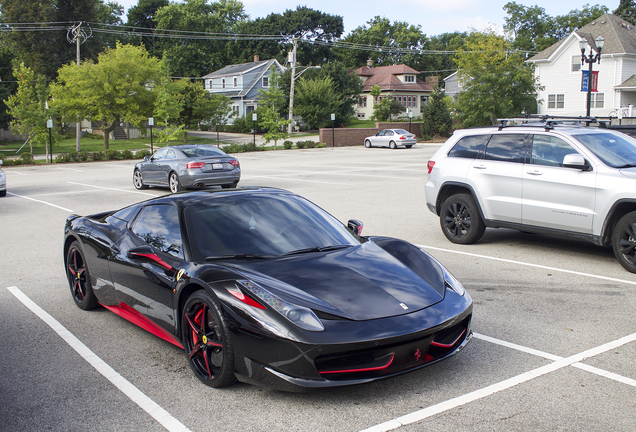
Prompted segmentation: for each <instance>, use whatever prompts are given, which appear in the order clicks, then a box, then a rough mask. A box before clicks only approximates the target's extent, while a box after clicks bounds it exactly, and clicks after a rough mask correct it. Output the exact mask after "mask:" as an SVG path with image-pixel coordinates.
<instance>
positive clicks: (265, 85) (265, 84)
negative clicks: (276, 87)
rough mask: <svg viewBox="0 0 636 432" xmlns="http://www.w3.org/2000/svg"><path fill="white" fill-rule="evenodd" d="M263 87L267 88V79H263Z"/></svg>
mask: <svg viewBox="0 0 636 432" xmlns="http://www.w3.org/2000/svg"><path fill="white" fill-rule="evenodd" d="M263 87H269V77H266V76H264V77H263Z"/></svg>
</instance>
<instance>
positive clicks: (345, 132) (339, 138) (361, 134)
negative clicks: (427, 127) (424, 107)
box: [319, 122, 422, 147]
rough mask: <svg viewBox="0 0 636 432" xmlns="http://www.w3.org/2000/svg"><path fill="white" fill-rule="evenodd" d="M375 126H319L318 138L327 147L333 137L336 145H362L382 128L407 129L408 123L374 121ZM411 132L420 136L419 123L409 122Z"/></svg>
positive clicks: (330, 144) (329, 145) (331, 145)
mask: <svg viewBox="0 0 636 432" xmlns="http://www.w3.org/2000/svg"><path fill="white" fill-rule="evenodd" d="M375 125H376V127H375V128H335V129H333V131H332V129H331V128H321V129H320V131H319V139H320V142H321V143H325V145H326V146H327V147H334V145H333V139H332V138H335V141H336V145H335V146H336V147H348V146H356V145H364V139H365V138H366V137H368V136H371V135H375V134H377V133H378V132H379V131H381V130H382V129H404V130H409V124H408V122H406V123H376V124H375ZM411 132H412V133H414V134H415V135H416V136H417V137H418V138H421V136H422V134H421V133H420V123H419V122H417V123H416V122H411Z"/></svg>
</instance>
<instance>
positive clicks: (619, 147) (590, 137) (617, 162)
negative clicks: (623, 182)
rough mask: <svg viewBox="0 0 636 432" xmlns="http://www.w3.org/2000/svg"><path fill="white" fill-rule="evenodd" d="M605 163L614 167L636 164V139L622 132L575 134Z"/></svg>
mask: <svg viewBox="0 0 636 432" xmlns="http://www.w3.org/2000/svg"><path fill="white" fill-rule="evenodd" d="M574 137H575V138H576V139H577V140H579V141H580V142H581V143H582V144H583V145H584V146H585V147H587V148H588V149H589V150H590V151H591V152H592V153H594V155H595V156H596V157H597V158H599V159H600V160H601V161H602V162H603V163H604V164H605V165H608V166H610V167H612V168H625V167H633V166H636V140H634V139H633V138H630V137H628V136H627V135H622V134H618V133H616V134H613V133H610V132H605V133H583V134H576V135H575V136H574Z"/></svg>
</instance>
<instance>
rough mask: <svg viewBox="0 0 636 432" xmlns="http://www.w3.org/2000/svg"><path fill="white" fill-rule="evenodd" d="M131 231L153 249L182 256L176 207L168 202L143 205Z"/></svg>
mask: <svg viewBox="0 0 636 432" xmlns="http://www.w3.org/2000/svg"><path fill="white" fill-rule="evenodd" d="M132 232H133V233H135V234H136V235H137V236H138V237H139V238H140V239H142V240H143V241H145V242H146V243H148V244H149V245H150V246H152V247H154V248H155V249H157V250H160V251H161V252H165V253H169V254H170V255H173V256H175V257H177V258H183V248H182V241H181V228H180V226H179V216H178V214H177V208H176V207H173V206H171V205H169V204H157V205H151V206H146V207H144V208H143V210H142V211H141V214H140V215H139V217H138V218H137V220H136V221H135V224H134V225H133V227H132Z"/></svg>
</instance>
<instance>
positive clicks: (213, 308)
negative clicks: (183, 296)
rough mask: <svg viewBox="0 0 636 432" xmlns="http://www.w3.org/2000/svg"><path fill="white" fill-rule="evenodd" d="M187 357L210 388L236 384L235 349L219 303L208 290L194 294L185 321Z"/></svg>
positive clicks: (184, 315)
mask: <svg viewBox="0 0 636 432" xmlns="http://www.w3.org/2000/svg"><path fill="white" fill-rule="evenodd" d="M181 329H182V336H183V338H182V340H183V347H184V349H185V354H186V358H187V359H188V363H189V364H190V367H191V368H192V371H193V372H194V374H195V375H196V376H197V378H199V380H201V382H203V383H204V384H206V385H209V386H210V387H224V386H227V385H230V384H232V383H233V382H234V381H236V377H235V375H234V349H233V346H232V339H231V336H230V330H229V328H228V326H227V323H226V322H225V320H224V319H223V311H222V310H221V307H220V305H219V303H218V302H217V301H216V300H215V299H213V298H212V297H211V296H210V294H208V293H207V292H206V291H204V290H200V291H195V292H194V293H192V294H191V295H190V297H189V298H188V300H187V301H186V304H185V306H184V308H183V315H182V319H181Z"/></svg>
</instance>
